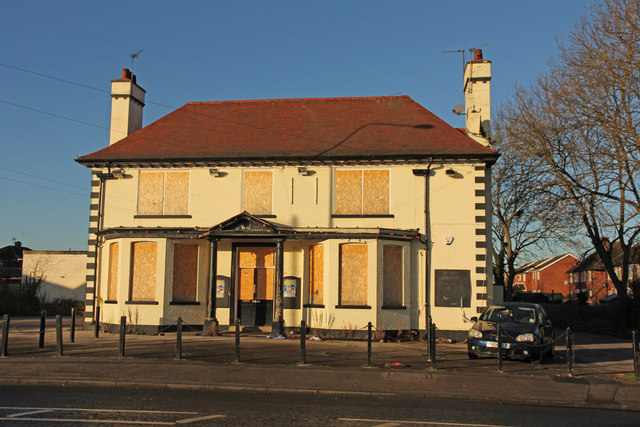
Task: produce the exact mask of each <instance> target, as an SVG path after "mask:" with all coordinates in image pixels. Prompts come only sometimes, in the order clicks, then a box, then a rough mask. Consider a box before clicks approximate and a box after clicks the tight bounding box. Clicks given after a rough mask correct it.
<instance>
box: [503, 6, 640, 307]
mask: <svg viewBox="0 0 640 427" xmlns="http://www.w3.org/2000/svg"><path fill="white" fill-rule="evenodd" d="M502 114H503V117H504V120H505V122H504V124H505V126H504V127H503V132H505V133H506V134H507V136H508V139H509V140H510V141H511V143H512V144H514V145H515V148H516V149H517V150H518V151H519V152H521V153H525V154H526V155H527V156H530V157H531V158H532V159H535V161H537V162H539V165H540V170H539V173H540V176H539V179H540V181H541V182H542V183H543V185H544V187H545V188H546V191H547V192H548V193H549V194H550V195H552V196H553V198H554V199H555V200H556V203H563V202H569V203H571V205H572V206H573V207H574V208H575V209H576V211H577V213H578V217H579V219H580V221H581V222H582V225H583V226H584V229H585V230H586V233H587V236H588V238H589V239H590V241H591V244H592V245H593V247H594V249H595V251H596V252H597V254H598V255H599V256H600V258H601V260H602V263H603V265H604V267H605V269H606V271H607V273H608V274H609V276H610V277H611V280H612V282H613V284H614V285H615V287H616V290H617V292H618V294H619V295H621V296H625V295H626V294H627V283H628V270H629V268H628V267H629V259H630V254H631V247H632V246H633V245H634V244H635V243H636V241H637V238H638V234H639V233H640V221H639V219H640V217H639V215H640V192H639V189H638V185H639V184H640V183H639V182H638V180H639V179H640V175H639V173H640V133H639V131H640V0H628V1H625V0H605V1H603V2H602V3H600V4H597V5H595V6H593V7H592V8H591V9H590V10H589V11H588V12H587V14H586V15H585V16H583V17H582V19H581V20H580V21H579V22H578V23H577V24H576V25H575V27H574V29H573V31H572V32H571V33H570V34H569V36H568V38H567V41H566V42H564V43H561V44H560V45H559V54H558V55H557V56H556V57H554V58H553V59H552V60H551V62H550V70H549V72H548V73H546V74H545V75H542V76H541V77H539V78H538V80H537V82H536V84H534V85H532V86H530V87H520V88H518V89H517V90H516V93H515V95H514V97H513V99H511V100H510V101H509V102H508V103H506V104H505V105H504V107H503V110H502ZM609 241H610V242H611V243H613V244H619V245H620V248H621V249H622V253H623V259H622V265H621V266H620V267H621V268H620V269H619V270H618V269H616V265H614V260H613V257H612V249H613V247H614V245H612V244H609ZM618 273H619V274H618Z"/></svg>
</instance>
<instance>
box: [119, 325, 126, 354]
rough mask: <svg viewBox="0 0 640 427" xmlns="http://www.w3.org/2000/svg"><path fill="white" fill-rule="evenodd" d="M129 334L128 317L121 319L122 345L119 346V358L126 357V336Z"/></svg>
mask: <svg viewBox="0 0 640 427" xmlns="http://www.w3.org/2000/svg"><path fill="white" fill-rule="evenodd" d="M126 333H127V316H121V317H120V343H119V344H120V345H119V346H118V356H120V357H124V336H125V335H126Z"/></svg>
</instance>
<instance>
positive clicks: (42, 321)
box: [38, 310, 47, 348]
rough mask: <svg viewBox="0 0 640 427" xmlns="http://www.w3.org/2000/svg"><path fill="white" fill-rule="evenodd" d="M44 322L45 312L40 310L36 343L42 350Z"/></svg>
mask: <svg viewBox="0 0 640 427" xmlns="http://www.w3.org/2000/svg"><path fill="white" fill-rule="evenodd" d="M46 320H47V310H42V311H41V312H40V340H39V341H38V348H44V329H45V322H46Z"/></svg>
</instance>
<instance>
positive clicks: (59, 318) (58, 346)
mask: <svg viewBox="0 0 640 427" xmlns="http://www.w3.org/2000/svg"><path fill="white" fill-rule="evenodd" d="M56 355H57V356H62V315H60V314H56Z"/></svg>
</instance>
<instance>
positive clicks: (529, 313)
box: [480, 305, 536, 324]
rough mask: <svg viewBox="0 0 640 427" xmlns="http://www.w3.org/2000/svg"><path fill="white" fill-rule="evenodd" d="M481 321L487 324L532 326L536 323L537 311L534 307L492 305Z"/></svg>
mask: <svg viewBox="0 0 640 427" xmlns="http://www.w3.org/2000/svg"><path fill="white" fill-rule="evenodd" d="M480 320H486V321H487V322H497V323H501V322H511V323H524V324H530V323H535V322H536V310H535V309H534V308H533V307H505V306H503V305H492V306H490V307H489V308H487V309H486V310H485V312H484V313H482V316H480Z"/></svg>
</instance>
